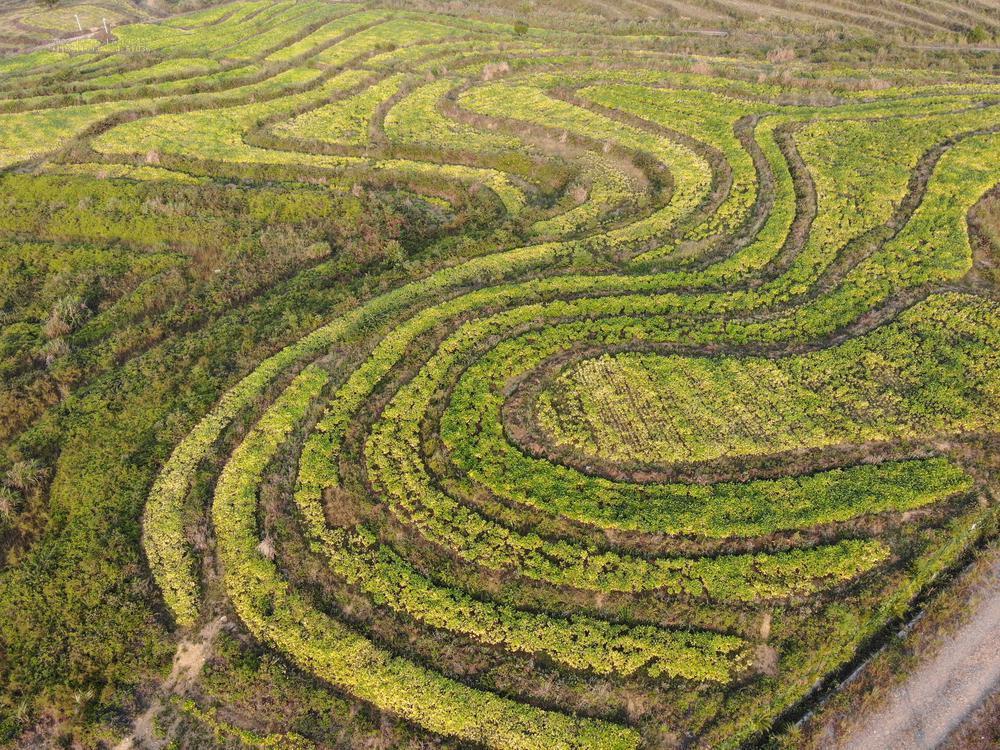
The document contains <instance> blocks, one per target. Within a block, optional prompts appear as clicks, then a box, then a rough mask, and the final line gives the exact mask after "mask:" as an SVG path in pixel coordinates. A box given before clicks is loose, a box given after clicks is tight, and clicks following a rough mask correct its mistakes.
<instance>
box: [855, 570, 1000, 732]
mask: <svg viewBox="0 0 1000 750" xmlns="http://www.w3.org/2000/svg"><path fill="white" fill-rule="evenodd" d="M974 606H975V612H973V613H972V615H971V616H970V617H969V619H968V620H967V621H966V622H965V623H964V624H963V625H962V626H960V627H959V629H958V630H957V631H955V633H954V634H953V636H952V637H951V638H950V639H949V640H948V641H947V642H946V643H944V644H943V645H942V646H941V648H940V649H939V650H938V651H937V653H935V654H934V655H933V656H932V657H931V658H930V660H929V661H927V662H925V663H924V664H922V665H921V666H920V667H918V668H917V669H916V670H914V672H913V673H912V674H911V675H910V676H909V677H908V678H907V679H906V681H905V682H904V683H902V684H901V685H900V686H899V687H897V688H896V689H895V690H894V691H893V694H892V697H891V698H890V699H889V701H888V702H887V703H886V704H885V706H884V707H883V708H881V709H880V710H879V711H878V712H877V713H875V714H873V715H871V716H869V717H867V718H866V719H865V720H864V721H863V722H862V723H861V724H859V725H858V727H857V728H856V729H854V730H853V731H852V732H851V733H850V734H849V735H848V736H846V737H844V738H842V739H841V740H840V741H839V742H838V743H837V744H836V746H835V747H836V748H837V750H932V749H933V748H936V747H937V746H938V745H940V744H941V743H942V742H944V740H945V739H946V738H947V737H948V735H949V733H950V732H952V730H954V729H955V728H956V727H957V726H958V725H959V724H961V723H962V720H963V719H964V718H965V717H966V716H968V715H969V714H971V713H973V712H974V711H975V710H976V709H977V708H978V707H979V706H980V705H981V704H982V703H983V701H984V700H986V698H987V697H988V696H989V695H990V694H991V693H992V692H993V691H994V690H996V689H997V688H998V687H1000V560H997V561H995V562H994V564H993V566H992V567H991V568H990V572H989V574H988V576H987V577H986V579H985V580H984V581H983V584H982V589H981V591H980V592H979V596H978V597H977V599H976V600H975V601H974Z"/></svg>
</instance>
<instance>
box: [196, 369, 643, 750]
mask: <svg viewBox="0 0 1000 750" xmlns="http://www.w3.org/2000/svg"><path fill="white" fill-rule="evenodd" d="M298 377H299V380H298V382H297V384H296V385H295V386H294V387H292V388H291V389H290V390H289V391H286V393H285V394H283V395H282V396H280V397H279V398H278V399H277V400H276V401H275V402H274V404H272V405H271V407H270V408H269V409H268V410H267V412H265V414H264V416H263V417H262V418H261V419H260V421H259V422H258V423H257V424H256V426H255V427H254V428H253V429H252V430H251V431H250V433H249V434H248V435H247V437H246V438H245V439H244V440H243V442H242V443H241V444H240V445H239V446H238V447H237V448H236V450H234V451H233V454H232V456H231V457H230V459H229V461H228V462H227V464H226V466H225V467H224V468H223V470H222V473H221V474H220V476H219V481H218V484H217V486H216V490H215V500H214V503H213V512H212V516H213V522H214V526H215V533H216V539H217V543H218V554H219V560H220V563H221V565H222V568H223V577H224V584H225V588H226V592H227V594H228V596H229V600H230V601H231V602H232V605H233V607H234V608H235V609H236V612H237V614H238V615H239V617H240V619H241V620H242V621H243V623H244V624H245V625H246V626H247V628H248V629H249V630H250V632H251V633H252V634H253V635H254V636H255V637H257V638H259V639H260V640H261V641H263V642H265V643H267V644H269V645H271V646H272V647H273V648H275V649H277V650H278V651H279V652H280V653H282V654H285V655H286V656H287V657H288V658H290V659H291V660H292V661H293V662H294V663H296V664H297V665H298V666H299V667H301V668H302V669H304V670H306V671H307V672H309V673H311V674H314V675H316V676H317V677H319V678H320V679H322V680H325V681H327V682H330V683H331V684H333V685H335V686H337V687H339V688H341V689H343V690H345V691H347V692H348V693H350V694H351V695H353V696H355V697H357V698H359V699H361V700H364V701H367V702H369V703H371V704H373V705H374V706H375V707H376V708H378V709H380V710H384V711H388V712H390V713H394V714H397V715H399V716H401V717H403V718H405V719H408V720H410V721H413V722H415V723H416V724H418V725H420V726H423V727H425V728H427V729H429V730H431V731H434V732H437V733H439V734H443V735H448V736H453V737H457V738H460V739H464V740H467V741H470V742H475V743H477V744H481V745H485V746H487V747H490V748H497V749H498V750H501V749H502V750H509V749H514V748H520V749H523V750H551V749H552V748H563V749H565V750H584V748H593V750H598V748H600V750H619V749H622V750H624V749H625V748H634V747H637V746H638V735H637V734H636V733H635V732H634V731H633V730H630V729H626V728H624V727H620V726H616V725H613V724H608V723H606V722H602V721H597V720H593V719H580V718H576V717H572V716H568V715H566V714H561V713H558V712H555V711H547V710H543V709H539V708H535V707H533V706H530V705H528V704H524V703H518V702H516V701H512V700H510V699H507V698H502V697H500V696H497V695H494V694H492V693H489V692H486V691H483V690H478V689H475V688H471V687H468V686H466V685H464V684H462V683H460V682H456V681H454V680H451V679H449V678H446V677H444V676H443V675H441V674H439V673H436V672H432V671H430V670H428V669H426V668H424V667H421V666H418V665H417V664H414V663H413V662H411V661H408V660H406V659H403V658H400V657H395V656H392V655H391V654H389V653H388V652H386V651H385V650H383V649H381V648H379V647H378V646H376V645H375V644H373V643H372V642H371V641H369V640H367V639H366V638H364V637H363V636H360V635H358V634H357V633H355V632H353V631H352V630H350V629H349V628H347V627H346V626H344V625H343V624H341V623H339V622H338V621H337V620H335V619H333V618H331V617H329V616H328V615H325V614H323V613H322V612H320V611H318V610H317V609H315V608H314V607H313V606H312V605H311V604H310V603H309V601H308V600H307V599H306V597H304V596H303V595H302V594H299V593H297V592H295V591H294V590H293V589H292V588H291V587H290V586H289V584H288V582H287V581H285V580H284V579H282V578H281V576H280V574H279V572H278V569H277V567H276V566H275V565H274V563H272V562H270V561H269V560H267V559H266V558H265V557H263V556H262V555H261V554H260V553H259V552H258V551H257V547H258V544H259V542H260V538H259V536H258V532H257V522H256V512H255V508H256V504H257V492H256V491H257V487H258V485H259V484H260V482H261V480H262V478H263V473H264V471H265V470H266V468H267V466H268V465H269V464H270V462H271V461H272V460H273V458H274V456H275V454H276V452H277V450H278V448H279V447H280V446H281V444H282V443H283V442H284V439H285V438H286V437H287V435H288V434H289V433H290V432H291V431H292V430H293V429H294V428H295V427H296V426H297V425H298V424H301V422H302V420H303V418H304V417H305V413H306V409H307V407H308V405H309V402H310V401H311V400H312V398H313V397H314V396H315V395H316V394H318V392H319V390H320V388H322V386H323V384H324V383H325V381H326V376H325V375H323V374H321V373H319V372H318V371H317V370H316V369H307V370H304V371H303V372H302V373H301V374H300V375H299V376H298Z"/></svg>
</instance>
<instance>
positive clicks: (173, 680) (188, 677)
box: [114, 617, 226, 750]
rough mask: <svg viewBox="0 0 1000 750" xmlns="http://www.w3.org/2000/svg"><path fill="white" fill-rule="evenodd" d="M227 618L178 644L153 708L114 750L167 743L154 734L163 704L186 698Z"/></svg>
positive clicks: (210, 624) (207, 626) (158, 745)
mask: <svg viewBox="0 0 1000 750" xmlns="http://www.w3.org/2000/svg"><path fill="white" fill-rule="evenodd" d="M225 623H226V618H225V617H216V618H215V619H214V620H211V621H210V622H209V623H208V624H207V625H205V627H203V628H202V629H201V630H200V631H198V632H197V633H195V634H193V635H192V636H190V637H188V638H185V639H184V640H182V641H181V642H180V643H179V644H177V651H176V653H175V654H174V662H173V666H172V667H171V668H170V675H169V676H168V677H167V679H166V680H165V681H164V683H163V686H162V688H161V689H160V693H159V694H158V695H157V696H156V697H155V698H154V699H153V701H152V702H151V703H150V704H149V707H148V708H147V709H146V710H145V711H143V712H142V713H141V714H139V716H137V717H136V719H135V722H134V723H133V724H132V731H131V732H129V733H128V734H127V735H126V736H125V737H124V738H123V739H122V741H121V742H119V743H118V744H117V745H115V749H114V750H138V749H139V748H159V747H162V746H163V745H164V742H162V741H160V740H158V739H157V738H156V737H155V736H154V734H153V722H154V720H155V719H156V716H157V714H159V713H160V710H161V709H162V708H163V704H164V702H165V701H166V699H167V698H169V697H170V696H171V695H178V694H182V693H183V692H184V691H185V690H186V689H187V688H188V687H189V686H190V685H191V683H193V682H194V680H195V678H197V677H198V675H199V674H201V669H202V667H204V666H205V662H206V661H207V660H208V657H209V654H210V653H211V649H212V642H213V641H214V640H215V637H216V636H217V635H218V634H219V631H220V630H221V629H222V626H223V625H225Z"/></svg>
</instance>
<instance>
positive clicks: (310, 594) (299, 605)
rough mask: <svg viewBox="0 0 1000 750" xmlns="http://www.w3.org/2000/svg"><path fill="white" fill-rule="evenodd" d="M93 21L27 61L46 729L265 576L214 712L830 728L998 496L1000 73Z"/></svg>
mask: <svg viewBox="0 0 1000 750" xmlns="http://www.w3.org/2000/svg"><path fill="white" fill-rule="evenodd" d="M657 5H659V4H657ZM677 5H680V4H677ZM723 5H724V4H723V3H717V4H714V5H711V7H710V8H709V9H708V10H706V12H710V13H716V12H720V13H721V12H723V10H724V9H723V8H722V6H723ZM854 5H856V4H851V3H840V4H839V5H838V6H837V7H838V9H839V8H840V6H844V8H843V9H842V10H838V12H843V13H847V12H851V13H853V12H855V10H854ZM897 5H898V6H900V9H899V13H900V14H902V13H904V12H905V10H906V9H905V8H904V7H903V6H904V3H897ZM939 5H943V4H939ZM716 6H718V7H716ZM847 6H851V10H850V11H848V10H847ZM963 7H964V8H965V10H964V11H963V12H964V13H965V14H966V15H967V16H968V17H969V18H972V17H974V16H975V17H979V16H987V17H988V16H989V14H988V12H987V10H986V9H985V6H983V7H980V6H979V5H977V4H974V3H969V4H968V5H967V6H963ZM939 10H940V9H938V10H934V11H931V10H928V11H927V12H926V13H925V14H924V16H921V18H924V21H922V23H927V24H931V25H934V24H938V23H939V22H943V21H942V19H941V16H940V13H939ZM832 12H833V11H831V13H832ZM831 17H832V16H831ZM92 41H93V43H92V44H83V45H80V46H79V47H76V48H73V49H63V50H60V51H48V50H46V51H38V52H32V53H28V54H27V55H24V56H19V57H18V56H14V57H9V58H5V59H0V112H2V114H0V169H2V170H3V174H2V175H0V184H2V187H0V202H2V206H3V210H2V211H0V214H2V216H0V232H2V234H0V278H2V279H3V280H4V284H3V288H4V291H3V293H2V296H0V311H2V312H0V314H2V316H3V317H2V318H0V323H2V325H3V330H2V334H0V356H2V360H0V371H2V372H3V373H4V381H3V389H2V391H0V415H2V417H0V420H2V422H0V438H2V439H3V440H4V441H5V443H4V445H5V452H4V454H3V456H4V457H3V458H2V459H0V467H2V468H4V469H5V470H6V471H7V476H8V480H7V482H6V484H5V485H4V488H5V490H7V494H6V495H5V496H4V497H0V500H3V499H4V498H6V499H5V502H6V503H7V505H6V508H7V511H6V512H5V514H4V517H5V519H6V520H5V521H4V523H5V524H6V525H5V526H0V530H3V532H4V534H5V535H6V538H7V540H8V541H10V542H11V552H10V554H8V556H7V558H6V561H5V563H4V567H3V568H2V569H0V576H2V578H0V581H2V585H0V591H3V592H4V593H3V594H2V597H0V623H5V624H0V651H3V650H4V647H6V650H7V653H8V654H9V655H8V656H7V657H6V658H5V659H4V658H0V678H2V680H3V683H4V685H5V690H4V691H2V692H4V693H5V694H6V695H5V697H4V698H3V699H2V702H0V708H2V709H4V710H5V711H9V714H10V717H11V718H8V719H6V720H5V721H3V722H0V731H2V732H4V733H5V734H3V735H0V739H9V740H11V741H14V739H15V738H16V737H17V736H19V735H20V734H21V733H22V732H24V731H28V729H29V728H30V727H32V726H35V729H32V730H31V731H35V732H40V731H42V730H40V729H38V728H37V722H38V721H39V720H40V719H42V718H48V719H49V720H51V721H52V722H55V724H56V725H58V726H59V727H62V729H61V730H60V731H68V732H71V733H72V732H74V731H75V732H80V733H81V734H79V735H78V736H79V737H80V738H82V739H81V741H82V742H84V743H89V744H90V745H92V746H97V745H98V743H99V742H102V741H106V742H110V741H111V740H112V739H117V737H119V736H121V734H123V733H127V732H128V731H130V730H129V726H130V717H131V716H133V715H134V714H135V713H136V712H137V710H138V708H139V707H140V706H141V705H143V704H144V703H145V702H148V700H149V697H150V696H151V695H153V694H155V688H152V687H150V686H152V685H155V684H156V683H157V680H156V669H157V668H158V666H159V665H162V664H163V663H164V661H165V659H166V658H167V654H168V652H169V651H170V649H171V644H172V642H173V641H172V638H173V637H174V635H171V634H170V633H169V632H168V631H175V633H174V634H175V635H176V634H181V635H183V634H187V633H192V632H195V631H197V630H198V629H199V628H201V627H202V626H203V625H204V624H205V623H206V622H209V621H211V620H213V619H214V618H216V617H217V616H218V615H220V614H227V615H228V616H229V617H230V619H231V620H232V625H231V627H230V629H229V630H228V631H227V633H228V635H226V636H225V637H226V638H227V639H228V640H226V641H225V644H224V645H223V646H222V647H220V648H221V650H220V653H219V655H218V656H217V657H216V660H215V662H211V663H210V669H209V673H208V674H207V676H205V677H204V678H202V680H201V682H200V683H198V684H199V686H198V687H197V689H195V690H193V691H192V692H191V695H190V696H189V697H190V698H191V700H189V701H188V702H187V703H179V702H174V703H169V705H168V706H166V707H165V708H164V716H167V717H169V721H168V720H166V719H164V720H163V722H162V723H163V724H165V725H166V726H167V732H168V737H169V736H171V735H170V732H173V733H174V735H173V736H174V738H175V740H176V741H178V742H180V743H181V744H179V745H178V746H190V747H207V746H211V744H210V743H211V742H213V741H214V742H217V743H223V742H224V741H225V740H224V739H220V737H221V738H226V737H228V738H229V740H232V741H236V740H238V741H239V742H241V743H243V744H244V745H249V746H258V747H275V746H280V747H285V746H288V747H297V746H302V747H313V746H321V747H325V746H331V747H332V746H338V747H339V746H347V747H362V746H371V745H366V744H365V743H366V742H374V741H375V740H374V739H373V738H374V737H375V736H376V735H378V736H381V737H382V740H381V741H382V742H384V743H386V745H384V746H393V747H395V746H399V747H414V748H415V747H437V746H443V747H468V746H474V747H487V748H497V749H498V750H512V749H514V748H524V749H528V748H538V749H539V750H550V749H552V748H567V749H569V748H573V749H583V748H593V749H594V750H598V749H617V748H622V749H624V748H674V747H677V748H679V747H706V748H707V747H712V748H737V747H744V746H752V745H754V744H755V743H761V742H764V741H765V740H767V739H768V738H770V739H772V740H774V741H775V742H779V743H780V742H790V743H792V744H791V745H789V746H794V735H785V734H783V732H784V728H785V722H786V721H787V719H789V718H790V717H791V718H794V717H796V716H797V715H798V714H799V713H801V711H802V709H803V707H804V706H805V705H806V703H805V702H806V701H807V700H808V698H809V697H810V695H811V694H812V691H813V690H814V689H815V688H816V687H817V686H819V685H821V684H824V683H825V682H826V681H828V680H830V679H832V678H833V677H835V676H836V675H837V674H838V673H839V672H840V671H841V670H843V669H844V668H845V667H847V666H848V665H850V664H851V662H852V661H853V660H854V659H855V658H856V656H857V655H858V654H859V653H861V652H862V651H863V650H864V649H865V648H867V647H868V646H869V645H870V644H871V643H872V642H873V641H874V640H876V639H877V638H879V637H880V636H881V634H882V633H883V632H884V631H885V630H886V628H887V627H889V626H890V625H891V624H893V623H894V622H896V621H897V619H898V618H899V617H901V616H902V615H903V614H904V613H905V612H906V611H907V610H908V609H909V608H910V606H911V605H912V603H913V602H914V601H915V599H916V598H917V597H918V596H919V595H920V594H921V593H922V592H923V591H924V590H925V589H926V587H927V586H928V585H929V584H930V583H931V581H933V580H934V579H935V578H937V577H938V576H939V575H940V574H941V573H942V572H944V571H947V570H949V569H951V568H952V567H953V566H954V565H956V564H957V563H958V562H959V561H960V560H961V559H962V556H963V555H964V554H965V553H966V552H967V550H968V549H969V548H970V547H971V546H972V545H973V544H975V543H976V542H977V541H978V540H980V539H981V538H983V537H984V536H987V535H989V534H992V533H994V531H995V526H996V518H997V509H996V502H995V498H996V494H995V492H996V477H995V474H994V473H993V469H994V468H995V467H996V465H997V455H998V454H997V450H996V445H997V444H996V415H997V413H1000V296H998V293H997V286H996V282H997V276H996V267H997V266H996V257H997V253H998V252H1000V248H998V246H997V244H996V243H997V238H996V234H995V231H996V230H995V227H996V222H995V217H996V215H997V209H996V206H997V200H998V192H997V190H998V184H1000V82H998V81H997V79H996V78H995V77H993V76H990V75H986V74H983V75H978V74H973V73H968V74H965V75H961V76H958V75H949V74H944V73H942V74H940V75H938V76H932V75H928V74H925V73H921V72H917V71H908V70H905V69H885V70H880V71H878V73H877V75H878V76H879V81H878V83H877V85H876V84H875V83H873V81H872V77H871V75H872V74H871V73H870V71H868V70H860V71H857V72H854V71H851V70H846V69H843V68H836V69H830V68H818V67H817V68H814V67H810V66H808V65H805V64H802V65H798V66H797V65H795V64H789V65H788V67H786V68H784V69H781V70H776V69H775V67H774V60H771V61H770V62H767V61H756V62H755V61H753V60H749V59H747V60H738V59H735V58H726V57H712V58H705V57H697V56H691V55H686V54H680V53H676V52H658V51H656V50H657V48H658V47H657V44H656V41H655V39H654V38H652V37H649V36H638V35H634V36H629V35H626V36H622V37H620V38H619V39H618V44H617V49H613V50H609V49H607V47H606V45H604V44H601V43H598V42H597V41H596V37H592V36H589V35H588V34H585V33H576V32H574V33H570V32H561V31H554V30H547V29H542V28H530V29H523V28H517V29H515V28H514V27H512V26H510V25H509V24H503V23H499V22H497V23H494V22H487V21H476V20H472V19H469V18H463V17H457V16H447V15H436V14H433V13H429V12H416V11H406V10H398V9H396V10H392V9H385V8H379V7H368V6H363V5H359V4H353V3H329V2H322V1H321V0H306V1H302V2H259V1H256V0H249V1H247V2H236V3H232V4H228V5H224V6H219V7H216V8H210V9H207V10H203V11H199V12H196V13H193V14H187V15H182V16H177V17H175V18H172V19H169V20H166V21H162V22H157V23H138V24H132V25H121V26H118V27H117V28H115V30H114V34H113V38H112V39H107V40H104V41H100V42H99V41H96V40H92ZM816 86H821V87H823V90H824V92H825V94H824V96H822V97H817V96H816V95H815V91H816ZM991 217H992V218H991ZM207 246H211V247H218V251H217V252H215V251H213V253H209V252H208V251H207V250H206V249H205V248H206V247H207ZM29 469H31V470H33V471H34V472H35V474H32V475H31V476H32V477H35V481H34V482H28V481H26V480H24V477H25V476H26V475H25V472H28V473H29V474H30V473H31V472H30V471H29ZM18 477H20V478H21V479H20V480H18ZM140 550H141V552H140ZM109 571H116V572H115V573H112V572H109ZM117 571H126V573H125V574H124V576H125V577H124V578H119V577H118V575H119V574H118V573H117ZM39 581H45V582H46V583H45V584H44V586H43V585H40V584H39ZM60 598H63V599H64V600H65V601H66V602H67V605H66V608H67V611H69V610H72V612H73V615H72V618H71V617H70V616H68V615H58V616H55V617H54V619H52V618H53V615H51V613H49V612H48V611H47V607H46V604H45V602H46V601H53V600H63V599H60ZM95 608H96V609H95ZM89 612H93V613H94V614H93V615H92V616H88V614H87V613H89ZM46 619H48V624H47V625H45V626H43V625H42V622H43V621H45V620H46ZM106 627H107V628H108V629H110V628H115V629H116V630H115V632H116V633H125V634H126V635H128V634H131V637H130V639H129V640H127V641H126V640H124V637H123V641H122V642H121V643H118V642H117V641H114V640H113V639H112V640H105V639H106V638H107V632H108V630H107V629H105V628H106ZM41 632H44V633H46V635H45V636H44V637H43V636H42V635H40V633H41ZM46 639H51V641H50V642H42V641H45V640H46ZM67 653H68V654H71V655H72V656H71V657H70V658H67V657H66V654H67ZM41 665H45V666H44V667H42V666H41ZM112 665H120V666H112ZM125 672H127V674H125ZM275 675H280V677H278V676H275ZM54 686H58V687H54ZM258 689H259V690H261V691H264V694H265V697H264V698H261V697H260V696H255V694H254V692H253V691H254V690H258ZM73 691H76V692H75V693H73ZM143 691H145V696H144V697H143V698H137V696H138V695H141V694H143ZM269 691H270V692H269ZM73 701H75V702H76V705H77V706H80V707H82V708H78V709H74V710H76V711H77V714H73V713H72V710H70V709H68V708H64V706H69V705H72V702H73ZM262 706H263V707H262ZM42 723H43V724H44V722H42ZM67 727H68V728H67ZM81 727H84V728H82V729H81ZM199 727H200V728H199ZM184 732H187V733H188V734H186V735H185V734H183V733H184ZM198 732H202V733H203V734H198ZM39 736H42V735H38V734H36V735H29V737H35V738H37V737H39ZM789 736H791V739H788V737H789ZM211 737H214V740H212V739H210V738H211ZM192 738H193V739H192ZM233 738H236V740H233ZM29 741H30V740H29ZM185 742H186V743H188V744H183V743H185ZM219 746H220V747H222V746H227V745H224V744H219Z"/></svg>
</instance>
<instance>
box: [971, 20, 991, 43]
mask: <svg viewBox="0 0 1000 750" xmlns="http://www.w3.org/2000/svg"><path fill="white" fill-rule="evenodd" d="M988 38H989V34H987V33H986V29H984V28H983V25H982V24H978V25H976V26H973V27H972V28H971V29H969V33H968V34H966V39H968V40H969V42H970V43H971V44H982V43H983V42H985V41H986V40H987V39H988Z"/></svg>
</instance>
